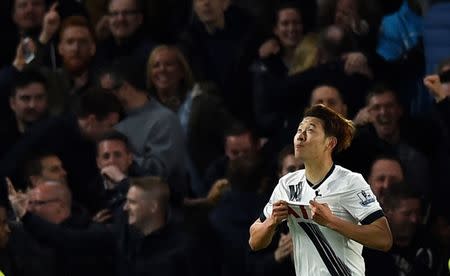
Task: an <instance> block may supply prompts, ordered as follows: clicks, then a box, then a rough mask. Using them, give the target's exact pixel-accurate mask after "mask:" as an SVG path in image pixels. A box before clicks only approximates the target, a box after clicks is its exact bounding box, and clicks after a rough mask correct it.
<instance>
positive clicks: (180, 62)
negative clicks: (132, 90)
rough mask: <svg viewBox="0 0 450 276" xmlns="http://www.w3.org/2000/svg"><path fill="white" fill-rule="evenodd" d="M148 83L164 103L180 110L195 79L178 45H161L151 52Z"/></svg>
mask: <svg viewBox="0 0 450 276" xmlns="http://www.w3.org/2000/svg"><path fill="white" fill-rule="evenodd" d="M147 85H148V88H149V89H150V92H151V93H152V94H153V95H155V96H156V98H157V99H158V100H159V101H160V102H161V103H162V104H163V105H165V106H166V107H168V108H169V109H172V110H173V111H175V112H178V111H179V109H180V107H181V105H182V104H183V103H184V102H185V100H186V98H187V97H188V95H189V94H190V92H191V90H192V88H193V86H194V80H193V76H192V71H191V67H190V66H189V63H188V62H187V60H186V58H185V57H184V55H183V54H182V53H181V51H180V50H179V49H178V48H177V47H176V46H170V45H161V46H158V47H156V48H155V49H154V50H153V51H152V52H151V54H150V57H149V59H148V62H147Z"/></svg>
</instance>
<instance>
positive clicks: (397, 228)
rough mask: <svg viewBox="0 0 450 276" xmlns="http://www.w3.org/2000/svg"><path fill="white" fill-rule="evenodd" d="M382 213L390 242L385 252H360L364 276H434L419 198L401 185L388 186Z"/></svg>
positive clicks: (433, 258)
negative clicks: (390, 233) (388, 229)
mask: <svg viewBox="0 0 450 276" xmlns="http://www.w3.org/2000/svg"><path fill="white" fill-rule="evenodd" d="M384 211H385V214H386V217H387V218H388V221H389V225H390V228H391V231H392V236H393V239H394V240H393V241H394V243H393V246H392V248H391V249H390V250H389V251H388V252H386V253H381V252H374V251H373V250H367V249H364V250H365V252H364V254H365V260H366V264H367V275H436V274H435V273H436V265H437V258H436V252H435V249H434V248H433V247H432V246H431V243H430V238H431V237H430V235H429V234H428V233H426V232H425V231H424V228H423V225H421V219H422V205H421V199H420V196H419V195H418V194H416V193H414V192H412V191H411V189H410V188H409V187H408V185H406V184H404V183H400V184H398V185H392V186H391V187H390V188H389V189H388V190H387V191H386V193H385V197H384ZM380 264H383V265H380Z"/></svg>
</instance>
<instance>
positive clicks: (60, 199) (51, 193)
mask: <svg viewBox="0 0 450 276" xmlns="http://www.w3.org/2000/svg"><path fill="white" fill-rule="evenodd" d="M10 189H11V188H10ZM27 198H28V206H27V211H28V212H29V213H30V216H28V217H27V223H24V224H23V225H24V228H25V231H26V232H27V233H31V236H32V238H33V239H36V240H37V241H38V242H39V245H40V247H42V248H46V249H48V250H50V251H52V252H53V254H52V255H51V256H53V258H54V263H55V267H54V269H55V270H54V271H55V275H110V274H108V273H112V269H113V265H112V264H111V263H110V261H111V257H108V256H106V257H104V256H100V255H98V254H93V253H89V252H85V254H73V252H72V251H70V250H67V249H66V248H65V247H58V246H55V245H54V244H51V243H49V242H48V241H47V239H46V238H45V237H43V236H42V235H39V234H35V233H34V232H33V231H30V229H29V226H30V225H34V224H33V222H35V221H42V220H44V221H46V222H49V223H52V224H57V225H59V226H61V227H62V228H64V229H66V230H68V231H73V230H75V229H77V230H82V229H88V228H89V227H91V224H92V222H91V219H90V217H89V216H88V215H87V213H86V212H83V211H82V210H81V209H77V208H74V205H73V204H72V195H71V192H70V190H69V188H68V187H67V185H65V184H64V183H61V182H59V181H57V180H48V179H42V180H41V182H40V183H39V185H37V186H36V187H35V188H33V189H32V190H30V191H29V192H28V194H27ZM37 232H39V231H37ZM72 273H73V274H72Z"/></svg>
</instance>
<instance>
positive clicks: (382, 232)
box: [328, 217, 392, 251]
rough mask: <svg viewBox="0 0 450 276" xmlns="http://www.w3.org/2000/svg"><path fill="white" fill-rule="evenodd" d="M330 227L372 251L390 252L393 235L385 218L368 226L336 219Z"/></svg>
mask: <svg viewBox="0 0 450 276" xmlns="http://www.w3.org/2000/svg"><path fill="white" fill-rule="evenodd" d="M328 227H329V228H331V229H333V230H335V231H337V232H339V233H341V234H342V235H344V236H346V237H347V238H350V239H352V240H354V241H357V242H359V243H360V244H362V245H364V246H366V247H369V248H372V249H377V250H381V251H388V250H389V249H390V248H391V246H392V234H391V231H390V229H389V225H388V223H387V220H386V218H385V217H382V218H379V219H377V220H376V221H374V222H372V223H371V224H368V225H357V224H353V223H351V222H348V221H345V220H342V219H340V218H338V217H334V219H333V221H332V222H331V223H330V224H329V225H328Z"/></svg>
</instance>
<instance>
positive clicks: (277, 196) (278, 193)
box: [260, 178, 287, 221]
mask: <svg viewBox="0 0 450 276" xmlns="http://www.w3.org/2000/svg"><path fill="white" fill-rule="evenodd" d="M283 180H284V179H283V178H281V179H280V180H279V181H278V184H277V186H276V187H275V189H274V190H273V192H272V195H271V196H270V199H269V202H267V204H266V206H265V207H264V209H263V212H262V214H261V215H260V220H261V221H264V220H265V219H266V218H268V217H270V216H271V215H272V208H273V203H274V202H277V201H278V200H287V196H286V195H285V192H284V188H283V187H284V184H283V183H284V181H283Z"/></svg>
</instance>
